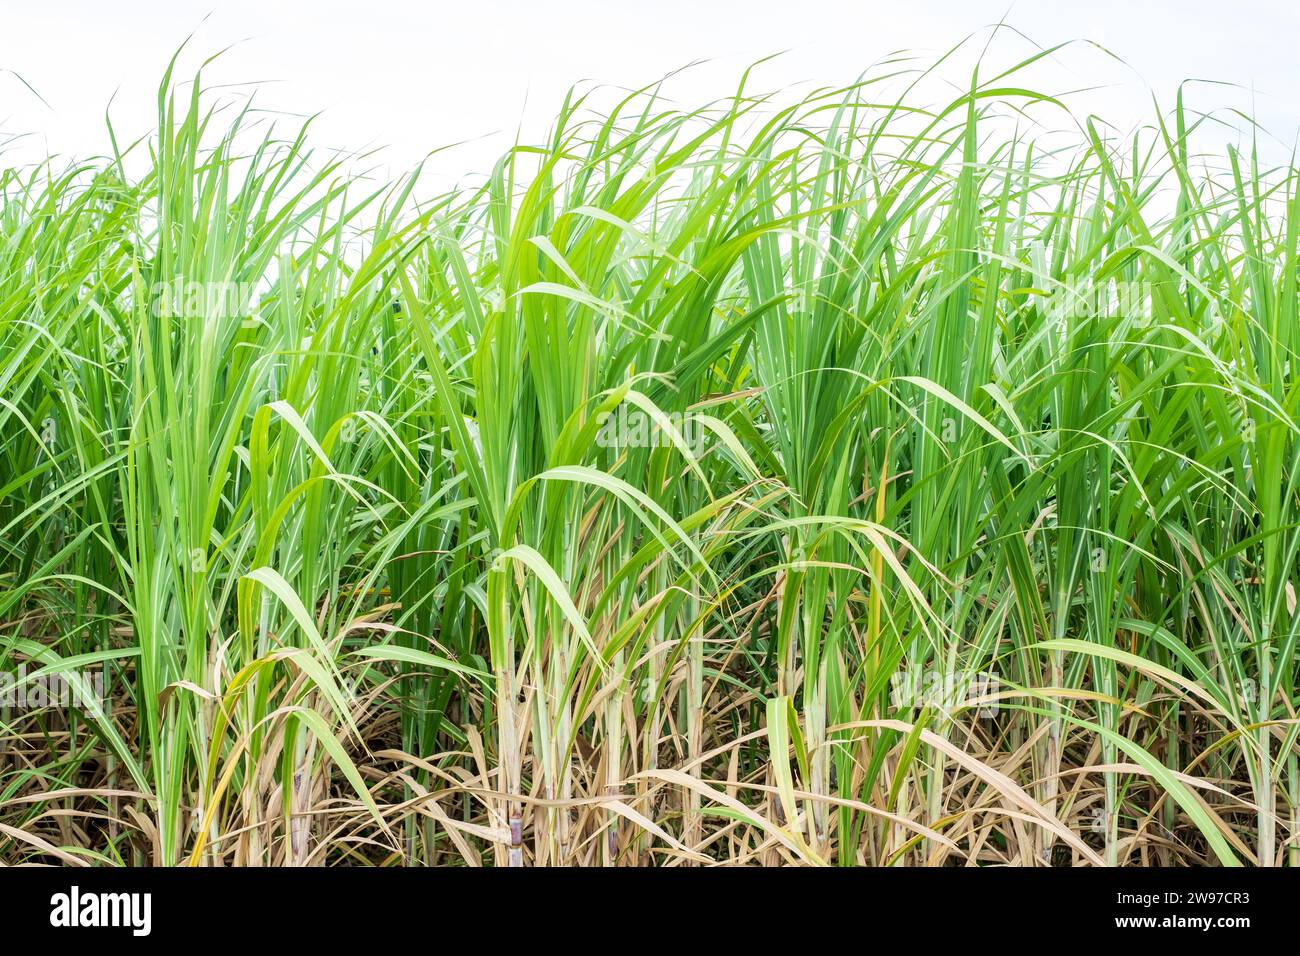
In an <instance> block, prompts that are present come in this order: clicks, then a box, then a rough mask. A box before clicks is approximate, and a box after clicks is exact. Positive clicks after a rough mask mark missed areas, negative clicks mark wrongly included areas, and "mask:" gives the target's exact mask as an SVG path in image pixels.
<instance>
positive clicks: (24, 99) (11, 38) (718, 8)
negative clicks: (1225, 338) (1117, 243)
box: [0, 0, 1300, 178]
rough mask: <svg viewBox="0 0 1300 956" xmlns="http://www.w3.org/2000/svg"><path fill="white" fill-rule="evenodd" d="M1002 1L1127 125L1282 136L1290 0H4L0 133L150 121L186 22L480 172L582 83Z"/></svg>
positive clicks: (372, 123) (734, 64)
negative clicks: (1194, 118)
mask: <svg viewBox="0 0 1300 956" xmlns="http://www.w3.org/2000/svg"><path fill="white" fill-rule="evenodd" d="M1004 15H1005V16H1006V19H1007V21H1008V22H1009V23H1010V24H1011V25H1012V26H1014V27H1016V28H1017V29H1018V30H1020V31H1021V32H1023V33H1024V34H1025V35H1027V37H1028V38H1030V39H1031V40H1032V41H1034V42H1036V43H1038V44H1041V45H1043V46H1047V45H1050V44H1053V43H1057V42H1060V41H1063V40H1069V39H1076V38H1087V39H1091V40H1094V41H1097V42H1098V43H1101V44H1103V45H1105V46H1106V47H1107V48H1108V49H1109V50H1111V51H1112V52H1113V53H1114V54H1115V55H1116V56H1118V57H1120V58H1122V59H1123V60H1124V61H1125V62H1126V63H1127V64H1128V66H1124V65H1122V64H1119V63H1117V62H1115V61H1112V60H1110V59H1108V58H1107V57H1106V56H1104V55H1102V54H1101V53H1099V52H1097V51H1095V50H1093V49H1091V48H1089V47H1087V46H1085V45H1078V46H1075V47H1072V48H1070V50H1069V51H1067V52H1065V53H1063V54H1061V55H1059V56H1058V57H1056V58H1055V61H1054V62H1053V63H1051V64H1047V65H1044V66H1043V67H1041V68H1040V69H1039V71H1038V72H1036V73H1035V74H1034V76H1035V77H1036V78H1037V79H1036V82H1035V84H1034V86H1035V88H1036V89H1040V90H1043V91H1045V92H1063V91H1066V90H1071V89H1077V88H1079V87H1085V86H1095V85H1099V84H1101V85H1104V86H1105V88H1104V89H1102V90H1099V91H1097V92H1094V93H1091V94H1087V95H1082V96H1080V97H1079V98H1078V99H1077V100H1076V103H1077V104H1081V105H1082V107H1083V108H1085V109H1086V110H1092V111H1096V112H1098V113H1100V114H1101V115H1103V116H1104V117H1106V118H1107V119H1108V120H1110V121H1112V122H1113V123H1114V124H1115V125H1117V126H1120V127H1122V128H1128V127H1130V126H1131V125H1133V124H1134V123H1136V122H1138V121H1139V120H1141V119H1142V118H1143V117H1144V116H1145V115H1147V111H1148V110H1149V109H1150V102H1151V101H1150V97H1151V92H1152V91H1154V92H1155V93H1157V94H1158V95H1159V96H1160V99H1161V102H1162V103H1163V104H1171V103H1172V101H1173V94H1174V89H1175V85H1176V83H1177V82H1178V81H1179V80H1180V79H1182V78H1186V77H1199V78H1206V79H1214V80H1221V81H1225V82H1229V83H1235V84H1239V85H1240V87H1241V88H1239V89H1238V88H1230V87H1223V86H1208V85H1200V86H1197V87H1196V88H1195V91H1194V92H1193V93H1192V94H1191V95H1190V101H1191V102H1192V103H1194V104H1196V105H1197V106H1199V107H1202V108H1211V107H1213V108H1219V107H1225V106H1232V107H1236V108H1239V109H1242V110H1245V111H1247V112H1250V113H1252V114H1253V115H1255V116H1256V117H1257V118H1258V119H1259V120H1260V121H1261V122H1262V123H1263V124H1264V126H1265V127H1266V128H1267V129H1268V130H1269V132H1270V133H1272V134H1273V135H1274V136H1275V137H1277V139H1279V140H1280V141H1282V143H1284V144H1285V145H1286V146H1287V147H1288V148H1289V147H1290V145H1291V144H1292V142H1293V141H1294V139H1295V137H1296V134H1297V130H1298V129H1300V91H1297V89H1296V80H1297V79H1298V78H1300V69H1298V68H1297V62H1296V54H1297V50H1300V6H1297V5H1296V4H1295V3H1294V2H1293V0H1292V2H1282V0H1277V2H1268V0H1254V2H1240V0H1231V2H1227V3H1225V2H1223V0H1210V2H1201V0H1183V2H1173V0H1169V2H1146V3H1143V2H1139V0H1128V2H1112V0H1088V2H1086V3H1082V2H1078V0H1073V2H1061V0H1039V2H1029V0H1019V2H1016V3H1014V4H1013V3H1011V0H997V2H986V0H964V2H950V0H889V2H872V0H745V2H736V0H657V2H651V0H641V2H628V0H604V2H600V0H534V2H531V3H529V2H520V0H465V2H461V3H445V2H440V0H429V2H424V3H415V2H402V0H368V2H361V3H358V2H356V0H347V2H342V0H316V2H293V3H288V2H283V3H276V2H273V0H260V2H249V0H133V2H125V0H123V2H105V0H59V2H57V3H45V4H35V3H21V4H20V3H18V2H16V0H6V3H5V10H4V19H3V22H4V31H3V33H2V34H0V68H2V69H6V70H9V71H12V73H15V74H18V75H19V76H21V77H22V78H23V80H25V81H26V82H27V83H29V84H31V86H32V87H33V88H34V89H35V90H36V91H37V92H38V93H39V94H40V96H41V97H42V98H43V99H44V100H45V101H46V103H48V104H49V105H48V106H46V105H45V104H44V103H42V102H41V100H40V99H38V98H36V97H35V96H33V95H32V94H31V93H30V92H28V90H27V89H26V88H25V87H24V86H23V84H22V83H20V82H19V81H18V79H16V78H15V77H14V76H13V75H11V74H9V73H4V74H0V132H3V133H4V134H6V135H8V136H12V135H15V134H31V135H30V136H28V137H27V138H25V139H24V140H22V141H21V142H20V143H19V144H18V145H17V146H14V145H12V144H11V145H10V146H9V147H8V148H7V149H6V151H5V154H4V158H3V160H0V161H3V162H14V161H16V158H21V159H22V160H24V161H26V160H30V159H33V158H42V157H43V156H44V155H45V154H46V153H47V152H48V153H56V154H59V155H64V156H86V155H89V154H97V153H102V152H104V151H105V150H106V149H107V144H108V140H107V136H106V134H105V132H104V119H103V118H104V111H105V108H106V106H107V105H108V103H109V100H110V98H113V97H114V94H115V92H116V97H115V98H114V99H113V106H112V116H113V121H114V125H115V127H116V128H117V129H118V133H119V137H120V138H134V137H135V136H138V135H141V134H143V133H146V132H148V131H149V130H150V129H151V128H152V126H153V123H154V115H155V90H156V87H157V83H158V80H159V78H160V77H161V75H162V71H163V69H164V68H165V66H166V63H167V60H168V59H169V57H170V56H171V54H172V52H173V51H174V50H175V49H176V48H177V47H178V46H179V45H180V44H181V42H182V41H183V40H184V39H185V37H186V36H187V35H189V34H191V33H193V34H194V38H193V40H191V41H190V45H189V46H188V47H187V51H186V55H185V56H184V58H183V59H182V65H181V68H180V69H179V71H178V72H179V75H180V76H181V77H183V78H188V77H189V76H190V75H192V73H193V70H194V68H196V67H197V66H198V65H199V62H200V60H201V59H202V58H204V57H206V56H208V55H210V54H212V53H215V52H217V51H219V50H221V49H222V48H224V47H227V46H230V45H231V44H235V46H234V47H233V48H232V49H231V50H229V52H227V53H226V54H224V55H223V56H222V57H221V58H220V60H219V61H218V62H217V64H215V65H214V67H212V68H211V70H210V71H209V73H208V74H206V76H207V79H206V83H208V84H211V83H214V82H231V83H233V82H244V81H262V82H263V84H264V85H263V87H262V88H261V90H260V91H259V93H258V100H259V102H260V103H261V104H262V105H263V106H266V107H269V108H274V109H278V110H285V111H291V112H295V113H301V114H308V113H313V112H318V111H323V116H322V117H321V119H320V120H319V121H318V123H317V127H316V132H315V135H314V137H313V142H314V143H316V144H318V145H321V146H327V147H341V148H347V149H359V148H363V147H367V146H371V147H373V146H386V147H387V148H386V150H385V151H384V153H383V156H384V158H385V162H386V164H387V165H388V167H389V168H390V169H394V170H397V169H405V168H407V167H409V166H411V165H412V164H414V163H415V162H417V161H418V160H419V159H420V158H421V157H422V156H424V155H425V154H426V153H427V152H428V151H430V150H432V149H434V148H437V147H442V146H447V145H450V144H452V143H456V142H459V141H464V140H472V141H474V142H471V143H469V144H468V145H465V146H462V147H458V148H457V149H455V150H452V151H450V152H447V153H441V154H439V155H438V156H437V157H436V158H435V159H434V160H433V161H432V163H431V166H432V169H433V170H434V173H435V175H436V176H440V177H444V178H451V177H455V176H458V175H460V174H462V173H475V172H485V171H486V167H487V164H488V163H489V162H490V160H491V158H492V157H493V156H495V155H496V154H497V153H498V152H499V151H500V149H501V148H503V147H504V146H506V145H508V144H509V142H510V141H511V140H513V138H514V136H515V132H516V130H517V129H519V128H520V126H521V124H522V128H523V129H524V132H525V138H528V136H540V135H541V134H542V133H544V131H545V129H546V124H547V122H548V121H549V119H550V118H551V116H552V115H553V114H554V112H555V110H556V108H557V107H558V105H559V103H560V100H561V97H562V96H563V93H564V90H565V89H566V88H567V87H568V86H570V85H571V84H573V83H575V82H577V81H580V80H584V79H586V80H594V81H599V82H602V83H608V84H615V85H622V86H640V85H643V84H645V83H648V82H651V81H653V80H655V79H657V78H659V77H661V76H663V75H664V74H666V73H668V72H670V71H672V70H674V69H677V68H679V67H682V66H684V65H686V64H687V63H690V62H692V61H695V60H705V59H707V60H709V61H710V62H708V63H706V64H705V65H703V66H700V67H696V68H693V69H691V70H689V71H686V73H684V74H682V75H680V76H678V77H676V78H675V80H674V82H673V84H672V85H671V87H670V88H669V90H670V93H671V94H672V96H673V97H674V99H675V100H676V101H677V102H679V103H681V104H682V105H688V106H697V105H701V104H702V103H704V102H706V101H709V100H712V99H714V98H716V97H719V96H725V95H727V94H728V93H730V92H732V91H734V86H735V82H736V80H737V79H738V78H739V76H740V73H741V71H742V70H743V68H744V67H745V66H746V65H747V64H749V63H751V62H753V61H754V60H757V59H758V58H760V57H763V56H765V55H768V54H771V53H776V52H780V51H783V50H784V51H787V52H785V53H784V55H782V56H781V57H780V58H778V59H777V60H775V61H773V62H770V63H767V64H765V65H764V66H763V67H761V68H760V70H759V72H758V73H757V75H756V79H755V80H754V81H753V83H752V86H751V88H753V89H762V90H780V89H787V88H790V87H792V86H794V85H795V84H798V83H801V82H806V83H808V84H810V87H811V86H824V85H831V84H837V83H843V82H847V81H850V80H852V79H853V78H854V77H855V76H856V75H857V74H859V73H860V72H861V71H862V70H863V69H865V68H866V67H868V66H869V65H871V64H872V63H873V62H875V61H877V60H879V59H881V58H882V57H884V56H886V55H887V54H889V53H891V52H893V51H898V50H908V51H912V52H915V53H918V54H921V55H923V56H933V55H937V54H938V53H941V52H943V51H944V50H946V49H948V48H949V47H950V46H952V45H953V44H955V43H956V42H958V41H960V40H961V39H962V38H964V37H966V36H967V35H969V34H971V33H974V32H976V31H979V30H981V29H982V28H985V27H987V26H988V25H989V24H991V23H994V22H996V21H997V20H999V19H1002V18H1003V16H1004ZM205 18H206V19H205ZM982 42H983V37H981V40H980V41H979V43H977V44H975V47H976V49H978V47H979V46H980V45H982ZM994 49H995V51H997V53H996V55H995V57H994V59H995V60H996V61H998V62H1000V63H1003V64H1006V65H1009V63H1010V62H1012V58H1019V57H1021V56H1024V55H1027V54H1028V52H1029V51H1031V50H1032V46H1031V45H1030V44H1029V43H1028V42H1027V41H1025V40H1020V39H1017V38H1015V37H1014V36H1010V35H1007V36H1006V37H1005V38H1004V40H1002V41H1001V42H999V43H998V44H997V45H996V46H995V47H994ZM956 79H958V80H960V79H961V77H960V76H958V77H956Z"/></svg>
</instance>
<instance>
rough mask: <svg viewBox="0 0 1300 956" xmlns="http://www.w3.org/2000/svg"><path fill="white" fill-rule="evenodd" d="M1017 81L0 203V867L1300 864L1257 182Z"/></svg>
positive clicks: (1164, 126) (171, 101)
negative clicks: (431, 182) (371, 166)
mask: <svg viewBox="0 0 1300 956" xmlns="http://www.w3.org/2000/svg"><path fill="white" fill-rule="evenodd" d="M1041 55H1043V54H1036V55H1035V56H1034V57H1032V58H1031V59H1030V60H1029V61H1026V62H1025V63H1022V64H1016V65H1014V66H1013V67H1012V68H1011V69H998V70H994V69H990V68H989V67H988V66H987V65H985V66H984V67H983V71H982V72H977V73H976V74H975V75H974V76H972V77H971V79H970V84H969V86H968V87H967V88H965V89H964V90H963V91H961V92H960V93H959V94H956V95H954V96H953V97H952V98H951V100H950V101H949V102H939V103H937V104H936V103H932V102H929V101H927V100H924V99H923V98H922V97H921V96H920V94H919V93H918V92H917V88H916V87H915V85H914V84H913V82H912V77H913V74H912V73H910V72H909V70H910V69H911V67H910V66H909V65H908V64H904V63H894V64H891V65H890V66H889V67H888V68H887V69H886V70H884V71H881V72H877V73H869V74H867V75H866V76H865V78H864V79H862V80H861V81H859V82H857V83H855V84H853V85H851V86H849V87H846V88H842V89H830V90H824V91H820V92H817V93H815V94H813V95H810V96H808V97H807V98H805V99H802V100H800V101H799V102H797V103H794V104H785V105H783V104H782V103H780V102H779V101H777V100H772V99H769V98H766V97H762V96H757V95H753V94H751V93H749V92H748V87H747V86H746V85H742V86H741V87H740V89H739V90H738V92H737V93H736V94H735V95H734V97H731V98H729V99H728V100H725V101H722V102H720V103H716V104H713V105H711V106H708V107H705V108H702V109H699V110H695V111H690V112H684V111H681V110H679V109H675V108H671V107H670V106H668V105H667V104H666V103H665V102H664V101H663V100H662V99H661V98H660V96H659V94H658V91H657V89H655V88H650V89H647V90H643V91H639V92H636V93H633V94H630V95H627V96H626V97H625V98H624V99H622V100H621V101H619V102H617V103H615V104H614V105H613V106H612V107H609V108H607V109H605V110H604V111H603V112H596V111H594V110H593V109H592V108H591V106H590V104H589V103H588V102H587V101H586V99H585V98H584V97H583V96H581V95H578V94H574V95H573V96H571V97H570V98H569V100H567V101H566V102H565V103H564V104H563V106H562V108H561V110H560V113H559V116H558V118H557V120H556V122H555V124H554V127H553V132H552V134H551V135H550V137H549V138H548V139H547V140H546V141H544V142H541V143H539V144H537V145H520V146H517V147H515V148H513V149H511V150H509V151H508V152H507V153H506V154H505V155H504V156H502V157H501V159H500V160H499V161H498V162H497V163H496V165H495V166H494V167H493V168H492V170H491V172H490V175H488V176H487V178H486V180H485V182H484V183H483V185H482V186H481V187H478V188H471V189H464V190H458V191H456V192H453V193H449V194H447V195H443V196H438V197H435V198H432V199H429V198H425V197H424V196H423V193H422V192H421V190H420V188H419V175H418V172H417V173H413V174H412V175H410V176H407V177H404V178H402V179H400V180H398V181H396V182H394V183H392V184H388V185H382V184H376V183H375V182H373V181H371V180H369V179H367V178H365V177H358V176H355V175H354V174H352V173H350V172H349V171H348V169H349V166H348V165H347V164H346V163H345V162H343V161H342V160H340V159H338V158H324V157H321V156H319V155H318V154H315V153H312V152H311V151H310V150H309V148H308V145H307V143H308V140H309V135H308V130H307V129H306V128H304V129H302V130H299V131H295V132H294V133H293V135H292V136H289V137H288V138H285V137H284V136H282V135H281V134H280V133H279V132H277V130H276V129H275V128H274V127H269V126H268V124H267V123H266V122H265V121H264V118H263V117H261V116H260V115H259V114H257V113H256V112H254V111H253V110H252V109H251V107H249V106H244V107H241V108H240V109H239V111H238V112H237V113H236V114H235V115H233V116H231V115H229V113H228V110H226V111H223V110H222V109H218V108H216V106H215V105H214V101H212V100H210V99H209V98H208V97H207V96H206V95H205V94H204V93H203V87H202V84H201V82H200V79H199V78H198V77H196V78H195V79H194V82H193V83H190V84H177V83H174V82H173V78H172V74H171V71H170V70H169V71H168V73H167V75H166V76H165V77H164V80H163V82H162V84H161V87H160V92H159V101H158V117H159V122H158V129H157V132H156V134H155V135H153V136H151V137H149V138H147V139H146V140H142V141H141V142H139V143H137V144H135V145H134V146H132V147H130V148H129V149H125V148H124V149H122V150H119V144H118V140H117V139H116V138H113V139H112V140H111V142H112V153H111V155H110V156H109V157H107V158H105V159H102V160H97V161H91V162H87V163H83V164H79V165H74V166H71V167H67V168H64V167H62V166H59V165H58V164H56V163H54V162H53V161H51V162H50V163H47V164H45V165H43V166H41V167H39V168H36V169H6V170H4V172H3V173H2V174H0V192H2V193H3V198H2V200H0V201H2V205H0V396H2V400H0V461H3V468H2V469H0V584H2V586H3V591H2V592H0V622H3V625H2V627H0V669H3V670H4V671H5V672H7V673H9V674H12V675H14V676H13V678H12V679H11V682H10V687H11V689H17V690H23V689H34V688H37V687H40V686H45V685H47V684H48V683H49V682H50V680H51V679H52V678H54V677H55V676H59V677H62V678H64V679H66V680H68V681H70V682H72V683H74V684H75V685H76V686H77V687H79V688H82V689H85V690H86V691H87V693H86V694H85V695H84V697H82V698H79V699H78V700H77V701H75V702H74V703H73V704H72V705H56V704H55V703H50V702H47V703H46V705H45V706H39V705H38V706H35V707H33V706H21V707H11V708H9V709H8V710H6V711H5V712H4V714H3V723H2V724H0V733H2V734H3V735H4V736H3V741H4V742H3V745H0V857H2V858H3V859H5V860H6V861H61V862H65V863H113V864H118V863H125V864H132V863H135V864H139V863H154V864H179V863H192V864H197V865H219V864H264V863H274V864H295V865H320V864H345V863H354V864H369V865H393V864H413V865H427V864H468V865H480V864H483V863H496V864H500V865H546V864H553V865H564V864H586V865H599V864H605V865H613V864H649V863H653V864H671V865H696V864H712V863H765V864H776V863H807V864H839V865H851V864H862V863H868V864H881V865H895V864H913V865H921V864H925V865H953V864H968V865H977V864H999V863H1001V864H1018V865H1053V864H1064V863H1080V864H1084V863H1086V864H1094V865H1100V864H1110V865H1116V864H1121V865H1122V864H1138V863H1178V864H1198V863H1218V864H1224V865H1239V864H1243V863H1245V864H1259V865H1263V866H1274V865H1281V864H1291V865H1294V864H1296V863H1297V862H1300V842H1298V841H1300V829H1298V828H1297V806H1298V805H1300V768H1298V767H1297V747H1296V740H1297V735H1298V734H1300V722H1297V719H1296V705H1297V694H1296V640H1297V633H1298V631H1297V625H1296V617H1295V609H1296V608H1295V605H1296V591H1295V582H1296V579H1297V547H1298V546H1300V534H1297V527H1298V525H1297V518H1300V501H1298V499H1297V488H1296V487H1295V481H1296V476H1297V464H1298V463H1297V460H1296V456H1297V454H1298V453H1300V442H1297V424H1296V406H1297V389H1296V380H1295V377H1294V375H1293V371H1292V361H1293V355H1294V354H1295V349H1296V347H1297V346H1298V345H1300V324H1298V320H1300V316H1297V302H1298V301H1300V299H1298V295H1297V244H1298V230H1300V196H1298V194H1297V185H1300V176H1298V175H1297V170H1296V169H1295V168H1294V167H1281V168H1265V167H1262V166H1261V162H1260V160H1259V159H1258V157H1257V156H1256V155H1255V154H1254V153H1241V152H1238V151H1235V150H1231V149H1229V150H1228V151H1227V153H1226V155H1225V156H1222V157H1215V156H1207V155H1204V154H1200V153H1198V152H1197V151H1196V149H1195V147H1194V145H1193V144H1194V143H1195V142H1196V135H1197V132H1198V129H1199V128H1200V127H1201V126H1202V125H1203V124H1204V123H1205V122H1206V120H1205V119H1204V118H1202V117H1200V116H1199V115H1198V114H1195V113H1193V112H1192V111H1191V110H1190V109H1188V108H1185V107H1184V104H1183V101H1182V97H1181V95H1180V96H1179V98H1178V100H1177V102H1176V104H1175V106H1174V108H1173V109H1172V110H1171V111H1169V112H1167V113H1162V112H1159V111H1155V112H1153V115H1152V123H1151V125H1150V126H1148V127H1146V128H1144V129H1142V130H1140V131H1139V132H1138V133H1136V134H1135V135H1134V136H1132V137H1131V138H1129V139H1127V140H1120V139H1117V138H1115V137H1114V136H1113V135H1110V134H1107V133H1105V132H1104V130H1105V127H1103V126H1101V125H1100V124H1099V123H1096V122H1093V121H1089V120H1080V121H1076V120H1075V119H1074V118H1073V117H1071V116H1070V114H1069V112H1068V111H1067V109H1066V106H1065V105H1064V104H1063V103H1061V102H1059V101H1057V100H1055V99H1053V98H1051V97H1047V96H1044V95H1041V94H1037V93H1033V92H1031V91H1029V90H1027V89H1022V88H1019V84H1018V81H1017V79H1016V76H1017V75H1018V72H1019V71H1021V70H1022V69H1024V68H1027V67H1028V66H1030V65H1031V64H1032V62H1033V61H1034V60H1037V59H1038V58H1039V57H1040V56H1041ZM900 83H901V84H902V89H901V92H900V91H899V89H900ZM1017 116H1019V117H1025V116H1028V117H1033V118H1041V120H1042V121H1043V122H1046V121H1048V120H1050V121H1052V122H1057V123H1062V122H1063V123H1064V124H1065V125H1066V128H1068V129H1071V130H1073V131H1074V142H1073V146H1072V147H1071V148H1068V149H1061V148H1059V147H1056V148H1052V149H1048V148H1046V147H1045V146H1044V145H1042V144H1041V143H1040V141H1039V139H1038V138H1035V137H1027V136H1023V135H1021V134H1019V133H1018V132H1017V131H1016V128H1015V126H1014V125H1012V123H1011V122H1010V121H1009V120H1008V117H1012V118H1014V117H1017ZM142 164H143V166H144V171H143V172H136V169H137V167H139V166H140V165H142ZM101 673H105V674H107V681H106V682H105V683H104V691H105V693H103V694H101V695H97V694H95V693H93V688H91V687H90V683H91V678H92V677H93V676H94V675H98V674H101Z"/></svg>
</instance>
